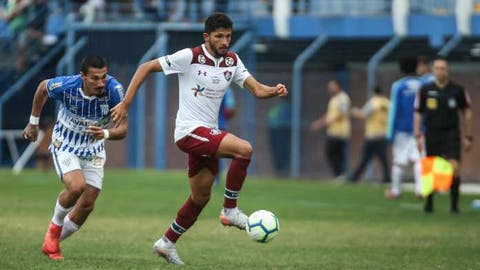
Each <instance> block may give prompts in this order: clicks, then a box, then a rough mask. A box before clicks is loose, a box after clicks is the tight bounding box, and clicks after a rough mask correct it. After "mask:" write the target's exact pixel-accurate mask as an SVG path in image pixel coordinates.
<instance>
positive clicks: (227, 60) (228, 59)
mask: <svg viewBox="0 0 480 270" xmlns="http://www.w3.org/2000/svg"><path fill="white" fill-rule="evenodd" d="M234 62H235V61H233V58H232V57H230V56H228V57H226V58H225V65H227V67H231V66H233V63H234Z"/></svg>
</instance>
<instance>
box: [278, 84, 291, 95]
mask: <svg viewBox="0 0 480 270" xmlns="http://www.w3.org/2000/svg"><path fill="white" fill-rule="evenodd" d="M275 88H277V91H276V93H277V96H279V97H284V96H286V95H288V90H287V87H286V86H285V85H283V84H281V83H279V84H277V85H276V86H275Z"/></svg>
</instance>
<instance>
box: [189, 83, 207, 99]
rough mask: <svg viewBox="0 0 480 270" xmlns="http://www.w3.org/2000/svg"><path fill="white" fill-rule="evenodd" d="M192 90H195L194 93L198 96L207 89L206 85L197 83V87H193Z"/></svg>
mask: <svg viewBox="0 0 480 270" xmlns="http://www.w3.org/2000/svg"><path fill="white" fill-rule="evenodd" d="M192 91H193V92H194V93H193V95H194V96H195V97H196V96H197V94H198V93H199V92H200V94H201V93H202V92H203V91H205V87H200V85H198V84H197V87H193V88H192Z"/></svg>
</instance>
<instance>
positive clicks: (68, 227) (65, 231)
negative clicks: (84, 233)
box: [60, 215, 80, 241]
mask: <svg viewBox="0 0 480 270" xmlns="http://www.w3.org/2000/svg"><path fill="white" fill-rule="evenodd" d="M79 229H80V226H78V225H77V224H75V222H73V221H72V220H70V217H69V216H68V215H67V216H65V219H64V220H63V228H62V234H61V235H60V241H63V240H65V239H66V238H68V237H69V236H70V235H72V234H74V233H75V232H76V231H78V230H79Z"/></svg>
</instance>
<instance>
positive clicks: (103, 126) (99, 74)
mask: <svg viewBox="0 0 480 270" xmlns="http://www.w3.org/2000/svg"><path fill="white" fill-rule="evenodd" d="M123 96H124V90H123V87H122V85H121V84H120V83H119V82H117V80H116V79H115V78H113V77H111V76H109V75H108V74H107V64H106V62H105V60H104V59H103V58H102V57H99V56H87V57H85V58H84V59H83V61H82V64H81V72H80V74H79V75H75V76H65V77H56V78H52V79H48V80H44V81H42V82H41V83H40V84H39V85H38V87H37V90H36V92H35V96H34V98H33V105H32V112H31V116H30V123H28V124H27V126H26V127H25V130H24V131H23V136H24V137H25V139H28V140H30V141H36V140H37V136H38V123H39V117H40V113H41V111H42V108H43V106H44V105H45V102H46V101H47V99H48V98H52V99H54V100H57V101H59V103H60V110H59V112H58V117H57V122H56V123H55V127H54V130H53V134H52V143H51V145H50V147H49V149H50V151H51V152H52V155H53V160H54V164H55V169H56V171H57V174H58V175H59V177H60V179H61V181H62V182H63V185H64V189H63V190H62V192H60V194H59V196H58V198H57V202H56V205H55V211H54V214H53V218H52V221H51V222H50V225H49V226H48V230H47V233H46V235H45V240H44V243H43V246H42V252H43V253H45V255H47V256H48V257H49V258H50V259H53V260H61V259H63V254H62V252H61V250H60V241H61V240H64V239H65V238H67V237H69V236H70V235H72V234H73V233H75V232H76V231H78V229H79V228H80V226H82V225H83V223H84V222H85V220H86V219H87V217H88V215H89V214H90V213H91V212H92V210H93V208H94V204H95V200H96V199H97V196H98V195H99V193H100V190H101V189H102V182H103V165H104V164H105V160H106V155H105V148H104V143H105V140H106V139H110V140H119V139H123V138H124V137H125V136H126V134H127V121H126V119H125V118H124V119H122V120H121V121H120V122H118V123H117V124H116V125H115V126H114V127H113V126H112V127H110V128H109V123H110V109H111V108H113V107H114V106H115V105H117V104H118V103H119V102H120V101H121V99H122V98H123Z"/></svg>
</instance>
